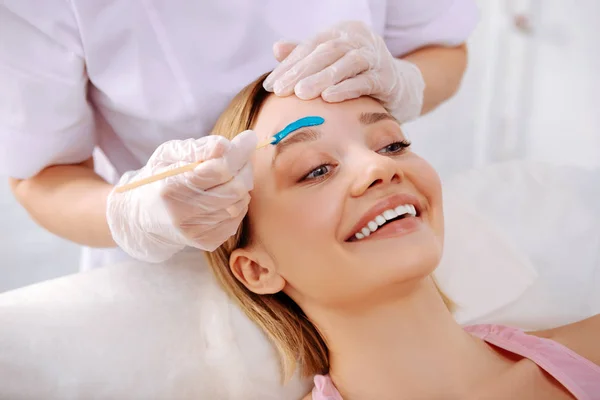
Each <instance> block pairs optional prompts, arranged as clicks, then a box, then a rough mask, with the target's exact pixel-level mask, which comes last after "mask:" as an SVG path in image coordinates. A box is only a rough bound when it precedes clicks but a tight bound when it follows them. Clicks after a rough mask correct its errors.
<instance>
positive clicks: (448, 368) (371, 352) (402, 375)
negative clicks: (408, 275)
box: [310, 279, 509, 399]
mask: <svg viewBox="0 0 600 400" xmlns="http://www.w3.org/2000/svg"><path fill="white" fill-rule="evenodd" d="M413 289H414V290H410V292H409V293H407V294H403V295H402V296H401V297H398V298H396V299H395V300H394V301H387V302H381V303H380V304H373V305H372V307H371V305H369V306H368V307H362V311H360V312H356V311H352V312H350V311H347V310H344V311H340V310H328V311H323V310H313V312H311V313H310V314H311V319H313V321H314V322H316V324H317V326H318V327H319V329H320V331H321V332H324V334H325V336H326V340H327V343H328V346H329V350H330V367H331V369H330V375H331V378H332V379H333V381H334V383H335V384H336V386H337V387H338V390H340V392H341V393H342V395H345V397H344V398H348V399H353V398H358V399H362V398H382V399H387V398H394V399H397V398H444V399H448V398H463V397H462V396H465V395H467V394H468V393H469V392H472V390H474V389H475V388H476V386H477V385H478V384H481V383H482V382H483V381H485V380H486V379H488V378H490V377H491V376H493V375H496V374H498V373H500V372H502V371H503V370H504V369H506V368H507V367H508V365H509V362H508V361H507V360H505V359H503V358H502V357H501V356H500V355H499V354H498V353H496V352H495V351H493V350H492V349H491V348H489V347H488V346H487V345H485V344H484V343H483V342H482V341H480V340H478V339H475V338H474V337H472V336H471V335H469V334H468V333H466V332H465V331H464V330H463V329H462V328H461V327H460V326H459V325H458V324H457V323H456V322H455V321H454V319H453V317H452V315H451V313H450V312H449V311H448V309H447V307H446V305H445V304H444V302H443V301H442V299H441V297H440V296H439V294H438V293H437V289H436V288H435V286H434V285H433V282H432V281H431V280H430V279H427V280H425V281H421V282H419V283H418V284H417V286H416V287H414V288H413ZM398 396H401V397H398Z"/></svg>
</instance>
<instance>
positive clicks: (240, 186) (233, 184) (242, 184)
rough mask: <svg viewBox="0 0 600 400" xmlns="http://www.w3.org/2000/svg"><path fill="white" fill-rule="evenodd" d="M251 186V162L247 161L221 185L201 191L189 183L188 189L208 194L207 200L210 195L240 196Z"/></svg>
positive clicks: (252, 180)
mask: <svg viewBox="0 0 600 400" xmlns="http://www.w3.org/2000/svg"><path fill="white" fill-rule="evenodd" d="M253 186H254V179H253V175H252V164H251V163H247V164H246V165H245V166H244V167H243V168H242V169H241V170H240V171H238V173H237V175H235V176H234V177H233V178H232V179H231V180H229V181H228V182H225V183H224V184H222V185H219V186H215V187H213V188H211V189H209V190H202V191H198V190H197V189H196V188H195V187H194V185H191V186H190V189H192V190H195V191H197V192H198V193H201V194H203V195H205V196H208V199H207V201H209V199H210V198H211V197H212V198H217V199H232V198H236V197H237V198H242V197H243V196H245V195H246V194H248V193H249V192H250V191H251V190H252V189H253Z"/></svg>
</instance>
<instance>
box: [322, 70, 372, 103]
mask: <svg viewBox="0 0 600 400" xmlns="http://www.w3.org/2000/svg"><path fill="white" fill-rule="evenodd" d="M375 84H376V80H374V78H373V76H372V74H370V73H363V74H360V75H357V76H355V77H354V78H351V79H347V80H345V81H342V82H340V83H338V84H337V85H334V86H330V87H329V88H327V89H325V90H324V91H323V93H321V97H322V98H323V100H325V101H326V102H328V103H338V102H341V101H345V100H348V99H356V98H358V97H360V96H366V95H370V94H373V89H374V86H375Z"/></svg>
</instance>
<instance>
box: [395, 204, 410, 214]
mask: <svg viewBox="0 0 600 400" xmlns="http://www.w3.org/2000/svg"><path fill="white" fill-rule="evenodd" d="M394 211H396V214H398V215H404V214H408V206H398V207H396V208H394Z"/></svg>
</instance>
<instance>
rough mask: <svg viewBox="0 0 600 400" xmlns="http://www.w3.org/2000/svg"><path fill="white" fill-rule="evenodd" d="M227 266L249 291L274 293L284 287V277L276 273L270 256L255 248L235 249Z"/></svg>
mask: <svg viewBox="0 0 600 400" xmlns="http://www.w3.org/2000/svg"><path fill="white" fill-rule="evenodd" d="M229 268H231V272H233V275H234V276H235V277H236V278H237V280H238V281H240V282H242V284H244V286H246V288H248V290H250V291H251V292H254V293H257V294H274V293H278V292H280V291H282V290H283V288H284V287H285V283H286V282H285V279H283V277H282V276H281V275H279V274H278V273H277V270H276V269H275V263H274V262H273V260H272V259H271V257H270V256H268V255H266V254H264V253H263V252H259V251H257V250H255V249H245V248H239V249H235V250H234V251H233V253H231V256H230V257H229Z"/></svg>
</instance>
